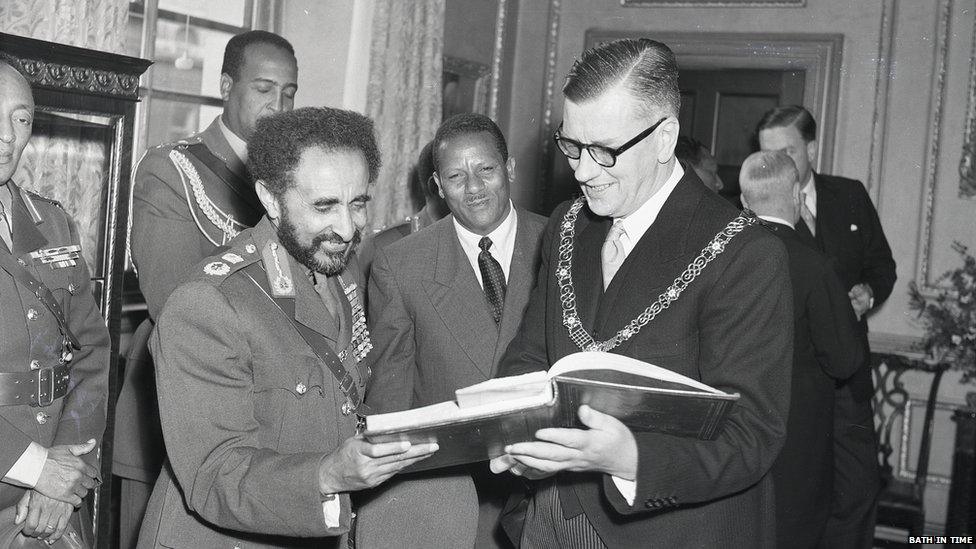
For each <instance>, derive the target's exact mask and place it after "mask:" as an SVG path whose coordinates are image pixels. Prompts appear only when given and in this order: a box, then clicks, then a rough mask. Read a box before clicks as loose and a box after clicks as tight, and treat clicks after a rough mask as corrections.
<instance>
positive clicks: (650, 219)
mask: <svg viewBox="0 0 976 549" xmlns="http://www.w3.org/2000/svg"><path fill="white" fill-rule="evenodd" d="M684 175H685V170H684V169H683V168H682V167H681V164H679V163H678V162H675V163H674V169H673V170H672V171H671V175H670V176H669V177H668V180H667V181H666V182H665V183H664V186H663V187H661V188H660V189H658V191H657V192H656V193H654V194H653V195H651V197H650V198H648V199H647V201H646V202H644V203H643V204H641V205H640V207H639V208H637V209H636V210H634V211H633V212H632V213H631V214H630V215H628V216H626V217H623V218H621V219H622V223H623V226H624V231H625V234H624V235H622V236H621V239H620V240H621V243H622V244H623V246H624V254H625V257H626V256H627V255H630V252H632V251H633V250H634V246H636V245H637V243H638V242H640V239H641V238H642V237H643V236H644V233H646V232H647V229H650V228H651V225H653V224H654V221H656V220H657V216H658V214H659V213H661V208H663V207H664V203H665V202H666V201H667V200H668V197H669V196H671V192H672V191H674V189H675V187H677V186H678V182H679V181H681V178H682V177H684ZM615 221H616V220H615ZM610 478H611V480H613V484H614V486H616V487H617V490H619V491H620V495H622V496H623V497H624V499H625V500H627V503H628V504H630V505H633V504H634V498H636V497H637V481H636V480H626V479H622V478H620V477H615V476H612V475H611V477H610Z"/></svg>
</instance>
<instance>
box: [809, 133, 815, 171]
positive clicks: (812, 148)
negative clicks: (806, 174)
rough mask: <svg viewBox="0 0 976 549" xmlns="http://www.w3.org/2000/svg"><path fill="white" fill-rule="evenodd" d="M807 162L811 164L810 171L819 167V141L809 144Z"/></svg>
mask: <svg viewBox="0 0 976 549" xmlns="http://www.w3.org/2000/svg"><path fill="white" fill-rule="evenodd" d="M807 160H808V161H809V162H810V169H811V170H812V169H814V167H816V165H817V140H816V139H814V140H813V141H810V142H808V143H807Z"/></svg>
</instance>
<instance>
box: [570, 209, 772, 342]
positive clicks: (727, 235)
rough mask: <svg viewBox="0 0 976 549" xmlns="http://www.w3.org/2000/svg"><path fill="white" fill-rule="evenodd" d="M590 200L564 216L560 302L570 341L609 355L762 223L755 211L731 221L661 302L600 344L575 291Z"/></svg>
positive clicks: (669, 289)
mask: <svg viewBox="0 0 976 549" xmlns="http://www.w3.org/2000/svg"><path fill="white" fill-rule="evenodd" d="M585 203H586V199H585V198H583V197H580V198H578V199H576V202H574V203H573V205H572V206H571V207H570V208H569V211H567V212H566V215H565V216H564V217H563V220H562V223H561V224H560V230H559V262H558V263H557V264H556V280H557V281H558V282H559V300H560V301H561V303H562V309H563V326H566V328H567V329H568V330H569V338H570V339H571V340H572V341H573V343H575V344H576V346H577V347H579V348H580V349H581V350H584V351H603V352H607V351H609V350H610V349H613V348H614V347H616V346H617V345H620V344H621V343H623V342H624V341H627V340H628V339H630V338H632V337H634V336H635V335H637V334H638V333H639V332H640V331H641V328H643V327H644V326H646V325H647V324H648V323H649V322H650V321H652V320H654V318H655V317H656V316H657V315H658V314H660V313H661V311H663V310H665V309H667V308H668V307H670V306H671V304H672V303H674V302H675V301H676V300H677V299H678V296H680V295H681V293H682V292H683V291H685V288H687V287H688V285H689V284H691V283H692V282H693V281H694V280H695V278H697V277H698V275H699V274H701V272H702V270H703V269H704V268H705V267H706V266H707V265H708V264H709V263H711V261H712V260H713V259H715V258H716V257H718V256H719V255H720V254H721V253H722V252H724V251H725V247H726V245H728V243H729V241H730V240H732V237H734V236H735V235H737V234H739V233H740V232H742V230H743V229H745V228H746V227H748V226H749V225H755V224H756V223H757V222H758V221H757V218H756V217H755V216H754V215H752V214H751V212H743V213H741V214H739V216H738V217H736V218H735V219H733V220H732V221H730V222H729V224H728V225H726V226H725V228H723V229H722V230H721V231H719V232H718V234H716V235H715V236H714V237H713V238H712V240H711V241H710V242H709V243H708V244H707V245H706V246H705V247H704V248H702V251H701V252H700V253H699V254H698V256H697V257H695V259H693V260H692V261H691V263H690V264H689V265H688V267H686V268H685V270H684V272H682V273H681V274H680V275H679V276H678V277H677V278H675V279H674V282H672V283H671V285H670V286H668V289H667V290H665V291H664V293H662V294H661V295H659V296H658V297H657V300H656V301H655V302H654V303H652V304H651V305H650V306H649V307H647V308H646V309H644V311H643V312H642V313H640V314H639V315H637V317H636V318H634V319H633V320H631V321H630V322H629V323H628V324H627V325H626V326H624V327H623V328H622V329H620V330H619V331H618V332H617V333H616V334H614V336H613V337H612V338H610V339H608V340H606V341H596V340H595V339H593V336H591V335H590V334H589V333H587V331H586V329H584V328H583V323H582V321H581V320H580V317H579V313H578V312H577V310H576V292H575V290H574V289H573V241H574V239H575V237H576V218H577V216H578V215H579V211H580V210H581V209H582V208H583V204H585Z"/></svg>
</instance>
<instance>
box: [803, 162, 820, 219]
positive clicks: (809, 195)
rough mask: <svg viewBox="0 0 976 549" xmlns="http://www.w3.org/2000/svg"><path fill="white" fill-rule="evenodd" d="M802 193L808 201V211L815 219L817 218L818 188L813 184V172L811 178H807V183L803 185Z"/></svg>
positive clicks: (805, 202)
mask: <svg viewBox="0 0 976 549" xmlns="http://www.w3.org/2000/svg"><path fill="white" fill-rule="evenodd" d="M800 192H801V193H803V195H804V197H805V198H806V200H805V201H804V204H806V205H807V209H808V210H810V213H812V214H813V216H814V217H816V216H817V186H816V185H815V184H814V182H813V170H810V176H809V177H808V178H807V182H806V183H804V184H803V187H802V188H800Z"/></svg>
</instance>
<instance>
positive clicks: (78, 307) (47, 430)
mask: <svg viewBox="0 0 976 549" xmlns="http://www.w3.org/2000/svg"><path fill="white" fill-rule="evenodd" d="M33 118H34V99H33V94H32V92H31V88H30V84H29V81H28V79H27V74H26V73H25V72H24V71H23V69H22V68H21V66H20V63H19V62H18V61H17V60H16V59H14V58H12V57H8V56H6V55H4V54H2V53H0V441H2V442H0V475H2V478H0V543H6V542H7V541H8V540H10V543H12V544H16V543H18V542H17V541H16V540H12V538H17V537H20V536H27V537H35V538H41V539H44V540H46V541H49V542H52V543H53V542H54V541H57V540H58V539H60V538H61V537H62V535H68V536H70V537H72V538H74V539H75V540H79V537H81V538H85V537H87V538H89V539H90V530H91V521H90V520H88V519H87V517H86V518H82V515H83V514H84V515H87V513H82V512H76V510H77V509H78V508H79V507H81V508H82V509H84V507H83V506H82V499H83V498H84V497H85V496H86V495H87V494H88V492H89V491H90V490H92V489H93V488H95V487H96V486H97V485H98V483H99V482H100V481H101V478H100V476H99V472H98V471H99V469H98V452H97V450H96V447H97V446H98V445H99V444H100V443H101V438H102V434H103V432H104V431H105V410H106V402H107V391H108V355H109V335H108V330H107V329H106V328H105V323H104V321H103V320H102V317H101V316H100V315H99V313H98V308H97V307H96V306H95V300H94V299H93V298H92V293H91V276H90V275H89V273H88V267H87V266H86V265H85V260H84V259H83V257H82V256H81V247H80V245H79V238H78V233H77V232H76V230H75V227H74V223H73V221H72V220H71V219H70V218H69V217H68V215H67V214H66V213H65V211H64V210H63V209H62V208H61V205H60V204H58V203H57V202H54V201H53V200H48V199H46V198H42V197H40V196H38V195H36V194H34V193H32V192H30V191H27V190H24V189H21V188H20V187H18V186H17V184H15V183H14V182H13V180H12V179H11V177H12V176H13V174H14V171H15V170H16V169H17V164H18V162H19V160H20V157H21V153H23V151H24V147H26V146H27V142H28V140H29V139H30V136H31V128H32V124H33ZM16 530H20V534H16V533H15V531H16ZM66 533H67V534H66ZM79 541H80V540H79ZM24 542H25V540H23V539H21V540H20V543H24ZM6 546H7V545H4V547H6Z"/></svg>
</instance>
